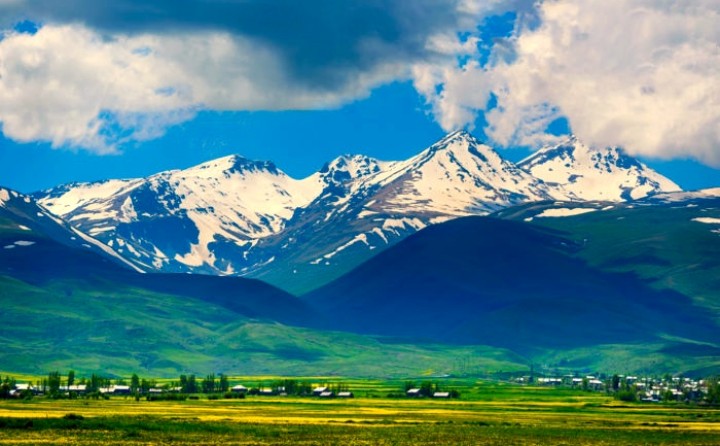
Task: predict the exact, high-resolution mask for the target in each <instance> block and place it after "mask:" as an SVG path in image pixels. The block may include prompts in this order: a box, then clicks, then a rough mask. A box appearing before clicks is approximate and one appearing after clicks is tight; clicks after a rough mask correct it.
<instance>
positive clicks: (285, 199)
mask: <svg viewBox="0 0 720 446" xmlns="http://www.w3.org/2000/svg"><path fill="white" fill-rule="evenodd" d="M0 246H2V249H0V301H1V302H2V305H3V308H4V312H3V329H2V330H0V344H1V345H2V346H3V349H2V350H0V359H1V360H2V362H3V364H6V367H11V368H12V369H13V370H21V369H22V370H24V371H28V372H33V371H34V372H37V371H42V370H45V369H47V368H48V367H51V368H52V367H54V368H59V367H70V368H74V369H76V370H84V371H93V372H95V371H103V370H104V371H106V372H107V371H109V372H111V373H115V374H123V373H128V372H137V371H145V372H147V373H155V374H161V375H172V374H174V373H177V372H194V373H206V372H207V371H209V369H210V370H214V371H216V372H232V373H246V374H249V373H289V374H298V373H305V374H333V373H339V374H356V375H357V374H361V375H366V376H371V375H374V376H377V375H379V374H382V375H393V376H403V375H404V376H408V374H415V373H420V371H425V372H426V373H431V374H433V373H459V372H467V370H465V369H464V370H459V369H458V367H457V366H456V364H459V363H462V364H465V366H464V367H465V368H466V367H467V366H466V364H467V363H468V362H467V358H472V359H473V361H474V362H473V364H474V367H475V370H485V371H499V370H503V371H514V370H523V369H524V368H525V367H527V365H528V364H529V363H531V362H536V363H537V362H541V363H542V364H545V365H546V366H549V367H558V368H564V369H574V370H599V369H602V370H613V371H624V372H640V371H646V372H652V373H655V372H666V371H670V372H686V373H691V374H697V375H701V374H703V373H710V372H712V373H714V372H716V371H717V370H720V361H718V359H717V358H718V357H720V338H718V336H717V333H718V322H719V321H720V294H719V293H718V291H717V290H720V260H719V259H720V255H719V254H720V189H713V190H705V191H694V192H683V191H680V190H679V188H678V187H677V185H675V184H674V183H673V182H672V181H670V180H669V179H667V178H664V177H663V176H661V175H660V174H658V173H657V172H654V171H652V170H651V169H649V168H647V167H646V166H645V165H643V164H642V163H640V162H639V161H637V160H635V159H633V158H631V157H629V156H628V155H627V154H625V153H624V152H623V151H622V150H620V149H617V148H606V149H603V150H596V149H591V148H589V147H587V146H585V145H583V144H582V143H581V142H579V141H578V140H577V139H575V138H572V137H571V138H569V139H568V140H566V141H564V142H563V143H561V144H559V145H557V146H554V147H548V148H545V149H543V150H541V151H539V152H537V153H535V154H533V155H532V156H530V157H529V158H527V159H525V160H523V161H521V162H519V163H517V164H514V163H511V162H509V161H507V160H504V159H503V158H502V157H501V156H500V155H499V154H498V153H497V152H496V151H494V150H493V149H492V148H490V147H488V146H486V145H484V144H482V143H480V142H479V141H478V140H476V139H475V138H474V137H472V136H471V135H469V134H468V133H465V132H456V133H453V134H450V135H448V136H447V137H445V138H443V139H442V140H440V141H438V142H437V143H435V144H433V145H431V146H430V147H429V148H427V149H426V150H424V151H422V152H421V153H419V154H418V155H416V156H414V157H412V158H410V159H408V160H405V161H391V162H388V161H379V160H375V159H372V158H369V157H366V156H362V155H354V156H343V157H340V158H338V159H336V160H333V161H332V162H329V163H328V164H327V165H325V166H323V168H322V169H320V171H318V172H316V173H315V174H313V175H311V176H309V177H307V178H304V179H300V180H298V179H293V178H291V177H289V176H288V175H286V174H285V173H283V172H282V171H281V170H280V169H278V168H277V167H276V166H275V165H273V164H272V163H270V162H257V161H250V160H247V159H244V158H241V157H239V156H231V157H225V158H221V159H218V160H214V161H210V162H207V163H204V164H201V165H199V166H196V167H193V168H190V169H186V170H177V171H169V172H162V173H159V174H156V175H153V176H151V177H148V178H142V179H132V180H108V181H105V182H97V183H82V184H80V183H78V184H69V185H63V186H58V187H56V188H53V189H51V190H48V191H43V192H38V193H35V194H32V195H31V196H28V195H23V194H20V193H18V192H15V191H11V190H7V189H2V188H0ZM188 273H190V274H188ZM238 276H240V277H238ZM258 278H259V279H261V280H257V279H258ZM288 291H290V292H288ZM31 365H32V366H31ZM208 368H209V369H208ZM30 369H32V370H30Z"/></svg>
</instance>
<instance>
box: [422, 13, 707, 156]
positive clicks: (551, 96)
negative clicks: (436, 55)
mask: <svg viewBox="0 0 720 446" xmlns="http://www.w3.org/2000/svg"><path fill="white" fill-rule="evenodd" d="M538 8H539V11H538V13H539V19H540V25H539V26H537V27H534V28H532V29H529V28H519V29H517V30H516V35H515V36H514V37H513V39H511V40H510V41H509V42H508V43H510V46H509V47H508V46H506V45H505V46H497V45H496V47H495V54H494V57H493V58H492V59H491V63H490V64H489V65H488V66H485V67H481V66H479V65H478V64H468V65H466V66H465V67H463V68H458V67H447V66H441V65H425V66H423V67H420V68H416V70H415V84H416V86H417V88H418V91H420V92H421V93H423V94H424V95H425V96H426V97H427V98H428V101H429V103H430V104H431V105H432V108H433V112H434V113H435V115H436V118H437V119H438V122H439V123H440V124H441V125H442V126H443V127H444V128H445V129H447V130H450V129H453V128H458V127H461V126H464V125H467V124H469V123H472V122H473V121H474V118H475V116H476V113H477V111H478V110H485V109H487V105H488V100H489V99H490V93H491V92H492V93H494V94H495V95H496V97H497V104H498V108H496V109H494V110H492V111H490V112H489V113H488V114H487V116H486V119H487V120H488V122H489V127H488V128H487V129H486V131H487V133H488V135H489V136H490V137H492V138H493V139H494V140H495V141H496V142H498V143H500V144H503V145H515V144H525V145H535V144H539V143H542V142H543V141H546V138H547V135H545V134H544V130H545V127H546V125H547V124H548V123H549V122H551V121H552V120H554V119H555V118H557V117H558V116H561V115H564V116H567V118H568V119H569V121H570V124H571V126H572V128H573V131H574V132H575V133H576V134H577V135H578V136H579V137H580V138H582V139H584V140H585V141H586V142H588V143H589V144H591V145H597V146H605V145H621V146H624V147H625V148H626V149H628V150H629V151H631V152H632V153H635V154H641V155H647V156H652V157H660V158H671V157H686V156H691V157H694V158H697V159H699V160H701V161H704V162H706V163H708V164H713V165H720V81H719V79H720V77H719V75H718V73H720V47H719V46H718V42H720V26H718V24H720V12H719V11H720V5H719V4H718V1H717V0H688V1H683V2H674V1H656V0H614V1H610V2H595V1H591V0H578V1H573V2H565V1H546V2H544V3H541V4H539V5H538Z"/></svg>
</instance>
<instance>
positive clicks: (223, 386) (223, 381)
mask: <svg viewBox="0 0 720 446" xmlns="http://www.w3.org/2000/svg"><path fill="white" fill-rule="evenodd" d="M229 389H230V384H229V383H228V378H227V376H225V375H223V374H222V373H221V374H220V391H221V392H223V393H225V392H227V391H228V390H229Z"/></svg>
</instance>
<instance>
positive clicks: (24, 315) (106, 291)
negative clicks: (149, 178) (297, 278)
mask: <svg viewBox="0 0 720 446" xmlns="http://www.w3.org/2000/svg"><path fill="white" fill-rule="evenodd" d="M31 216H32V214H30V215H28V214H27V213H26V214H24V216H23V217H22V218H18V217H17V214H16V213H14V212H10V211H9V207H8V206H1V207H0V370H3V371H12V372H24V373H35V374H42V373H46V372H47V371H49V370H55V369H59V370H69V369H73V370H75V371H77V372H78V373H81V374H89V373H101V374H106V375H126V376H127V375H129V374H130V373H133V372H135V373H141V374H145V375H154V376H177V374H179V373H183V372H187V373H197V374H205V373H211V372H215V373H219V372H224V373H232V374H287V375H297V374H304V375H315V374H344V375H366V376H369V375H374V376H385V375H405V376H406V375H417V374H421V373H450V372H452V364H454V363H455V364H457V363H458V361H457V359H458V358H468V357H472V358H475V362H474V364H477V366H478V367H483V370H488V371H496V370H505V371H507V370H518V369H523V368H524V367H525V366H524V364H523V362H524V361H523V360H522V358H519V357H517V356H516V355H514V354H512V353H510V352H508V351H504V350H502V349H496V348H488V347H476V346H474V347H460V348H448V347H445V346H437V345H428V346H416V345H407V344H406V345H402V344H397V343H387V342H385V341H383V340H382V339H376V338H372V337H365V336H358V335H352V334H348V333H333V332H321V331H317V330H311V329H306V328H296V327H292V326H290V324H299V323H300V322H303V323H307V322H309V321H312V320H313V318H314V315H313V313H312V312H311V311H310V310H309V309H308V308H307V305H306V304H304V303H303V302H301V301H300V300H298V299H297V298H295V297H294V296H291V295H289V294H287V293H285V292H283V291H280V290H278V289H276V288H274V287H271V286H269V285H267V284H264V283H262V282H259V281H256V280H248V279H241V278H228V277H213V276H196V275H173V274H157V275H152V274H138V273H135V272H133V271H131V270H129V269H125V268H123V267H121V266H119V265H118V264H116V263H115V262H114V261H112V260H110V259H108V258H107V257H106V256H101V255H99V254H98V253H96V252H92V250H91V249H90V248H87V247H85V246H83V244H79V245H77V247H73V246H72V245H73V243H72V238H71V237H72V235H70V234H65V233H64V232H63V230H62V227H60V228H59V229H58V228H57V227H56V228H55V229H57V232H56V233H52V232H51V231H47V232H46V231H45V230H44V229H43V226H41V225H39V224H37V223H35V222H33V221H32V220H33V219H32V218H28V217H31ZM38 218H46V217H38ZM48 227H49V228H50V229H51V230H55V229H53V225H52V224H51V223H49V226H48ZM51 233H52V234H53V235H54V236H55V237H58V234H59V235H61V236H63V235H67V240H69V242H68V244H63V243H60V242H58V241H56V240H55V238H53V237H50V235H49V234H51ZM286 324H288V325H286Z"/></svg>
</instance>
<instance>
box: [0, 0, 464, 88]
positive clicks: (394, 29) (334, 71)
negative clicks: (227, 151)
mask: <svg viewBox="0 0 720 446" xmlns="http://www.w3.org/2000/svg"><path fill="white" fill-rule="evenodd" d="M458 1H459V0H444V1H443V0H306V1H303V0H245V1H243V0H160V1H153V2H148V1H141V0H115V1H98V0H63V1H57V0H25V1H22V0H19V1H15V2H13V1H11V2H9V3H5V6H1V5H2V3H1V2H0V11H3V13H4V14H3V16H4V19H5V22H6V23H7V22H8V21H12V20H15V21H17V20H21V19H29V20H36V21H42V22H46V23H58V22H59V23H83V24H85V25H86V26H89V27H91V28H94V29H96V30H99V31H101V32H106V33H108V34H112V33H130V34H131V33H139V32H150V33H177V32H191V31H193V30H197V31H200V30H221V31H226V32H229V33H232V34H235V35H242V36H245V37H250V38H252V39H256V40H257V41H259V42H262V43H263V44H265V45H269V46H271V47H272V48H274V49H275V50H276V51H277V52H278V54H280V55H281V57H282V59H283V60H284V62H285V63H286V68H287V70H288V72H289V74H290V75H291V77H292V78H294V80H295V81H296V82H300V83H304V84H306V85H307V86H309V87H321V88H333V87H339V86H341V85H342V84H344V83H345V82H346V81H347V80H348V79H349V77H350V76H353V75H354V74H356V73H358V72H365V71H370V70H372V69H373V68H376V67H378V66H380V65H382V64H383V63H385V62H388V61H392V62H398V61H400V62H404V61H407V62H411V61H414V60H418V59H422V58H426V57H428V56H429V54H427V50H426V49H425V41H426V38H427V37H428V36H429V35H432V34H434V33H436V32H440V31H445V30H453V29H455V28H456V27H457V23H458V20H459V19H460V17H459V14H458V12H457V7H456V4H457V2H458Z"/></svg>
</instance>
